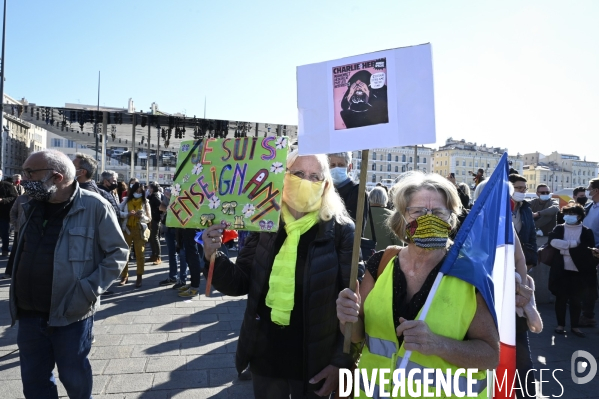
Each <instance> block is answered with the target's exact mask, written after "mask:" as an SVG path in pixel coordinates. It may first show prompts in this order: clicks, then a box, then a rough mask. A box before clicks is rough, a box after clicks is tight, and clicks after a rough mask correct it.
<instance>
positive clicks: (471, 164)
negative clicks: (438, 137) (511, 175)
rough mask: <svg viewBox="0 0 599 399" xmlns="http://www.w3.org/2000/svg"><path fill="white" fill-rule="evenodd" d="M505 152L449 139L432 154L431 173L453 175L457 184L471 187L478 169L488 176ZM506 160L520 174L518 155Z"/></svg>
mask: <svg viewBox="0 0 599 399" xmlns="http://www.w3.org/2000/svg"><path fill="white" fill-rule="evenodd" d="M505 152H507V149H506V148H500V147H487V146H486V145H485V144H483V145H477V144H476V143H470V142H466V141H465V140H453V139H452V138H449V139H447V141H446V142H445V145H444V146H442V147H439V149H438V150H436V151H435V152H434V162H433V171H434V172H435V173H439V174H440V175H442V176H449V174H450V173H454V174H455V178H456V181H457V182H458V183H466V184H467V185H468V186H470V187H472V186H473V183H474V181H473V175H475V174H476V173H477V171H478V169H483V170H484V176H486V177H488V176H490V175H491V174H493V171H494V170H495V168H496V167H497V164H498V163H499V160H500V159H501V157H502V156H503V154H504V153H505ZM508 159H509V161H511V163H512V165H511V167H512V168H514V169H516V170H517V171H519V172H522V170H523V167H524V161H523V159H522V156H521V155H520V154H517V155H515V156H514V155H511V156H510V155H508Z"/></svg>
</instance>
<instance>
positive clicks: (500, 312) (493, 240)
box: [403, 153, 516, 399]
mask: <svg viewBox="0 0 599 399" xmlns="http://www.w3.org/2000/svg"><path fill="white" fill-rule="evenodd" d="M508 171H509V165H508V160H507V153H504V154H503V156H502V157H501V160H500V161H499V164H498V165H497V168H496V169H495V171H494V172H493V174H492V175H491V177H490V178H489V179H488V181H487V182H486V185H485V187H484V189H483V191H482V193H481V195H480V196H479V197H478V199H477V201H476V202H475V203H474V206H473V207H472V209H471V210H470V213H469V215H468V217H467V218H466V220H464V223H462V226H461V227H460V230H459V232H458V234H457V236H456V239H455V242H454V245H453V246H452V247H451V249H450V251H449V252H448V254H447V257H446V258H445V262H444V263H443V265H442V266H441V270H440V271H439V275H438V276H437V279H436V280H435V284H434V285H433V287H432V289H431V291H430V293H429V296H428V298H427V300H426V303H425V305H424V306H423V308H422V312H421V315H420V319H421V320H424V318H425V317H426V313H427V311H428V308H429V307H430V303H431V302H432V298H433V297H434V294H435V292H436V289H437V287H438V285H439V283H440V282H441V278H442V277H443V276H444V275H450V276H454V277H457V278H459V279H461V280H464V281H466V282H468V283H470V284H472V285H474V286H475V287H476V288H477V290H478V292H480V294H481V295H482V296H483V298H484V299H485V301H486V303H487V306H488V308H489V310H490V311H491V314H492V315H493V318H494V319H495V323H496V325H497V328H498V330H499V338H500V341H501V343H500V346H501V353H500V359H499V366H498V367H497V370H496V371H495V373H496V376H497V381H498V382H499V383H501V381H502V380H503V378H504V377H506V382H507V384H505V383H504V384H503V386H502V389H501V390H500V389H499V385H496V386H495V393H494V396H493V397H494V398H496V399H500V398H513V396H514V395H511V396H510V393H513V392H511V386H512V382H513V381H514V378H515V375H516V315H515V312H516V298H515V297H516V284H515V278H514V271H515V262H514V232H513V227H512V213H511V207H510V194H509V184H508ZM407 358H409V354H408V353H406V355H405V356H404V359H403V360H404V361H405V362H406V364H407ZM491 378H493V376H490V377H489V383H488V385H487V386H488V387H491V385H493V384H494V382H493V380H492V379H491ZM506 385H507V387H506ZM488 392H489V395H491V393H492V390H491V389H488Z"/></svg>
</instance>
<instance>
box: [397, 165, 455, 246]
mask: <svg viewBox="0 0 599 399" xmlns="http://www.w3.org/2000/svg"><path fill="white" fill-rule="evenodd" d="M420 190H430V191H436V192H438V193H440V194H441V195H442V196H443V199H444V200H445V206H446V207H447V209H448V210H450V211H451V216H450V218H449V220H448V221H447V223H449V225H450V226H451V228H452V230H453V229H455V227H456V225H457V221H458V215H459V214H460V213H461V212H462V202H461V201H460V197H459V195H458V191H457V189H456V187H455V186H454V185H453V184H452V183H450V182H449V180H447V179H446V178H444V177H441V175H439V174H437V173H428V174H424V173H422V172H412V173H410V174H409V175H407V176H405V177H404V178H402V179H401V180H400V181H399V182H398V183H397V184H395V185H394V186H393V188H392V191H393V205H394V206H395V211H394V212H393V214H392V215H391V216H390V217H389V219H387V225H388V227H389V228H390V229H391V231H393V232H394V233H395V235H397V237H398V238H399V239H400V240H402V241H406V225H407V220H406V218H405V216H404V215H405V213H406V208H407V207H408V205H409V204H410V201H411V200H412V196H413V195H414V194H415V193H416V192H418V191H420Z"/></svg>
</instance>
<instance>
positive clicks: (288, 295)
mask: <svg viewBox="0 0 599 399" xmlns="http://www.w3.org/2000/svg"><path fill="white" fill-rule="evenodd" d="M281 214H282V216H283V221H284V222H285V231H286V232H287V238H285V242H284V243H283V246H282V247H281V249H280V250H279V253H278V254H277V256H276V257H275V261H274V263H273V265H272V272H271V273H270V279H269V281H268V285H269V288H268V293H267V294H266V306H268V307H269V308H271V309H272V311H271V313H270V318H271V320H272V321H273V322H274V323H276V324H278V325H281V326H288V325H289V319H290V317H291V311H292V310H293V298H294V295H295V264H296V262H297V246H298V244H299V240H300V236H301V235H302V234H304V233H305V232H306V231H308V230H310V228H311V227H312V226H314V225H315V224H316V223H318V211H314V212H310V213H307V214H305V215H304V216H302V217H301V218H299V219H297V220H295V218H294V217H293V215H291V212H289V209H288V208H287V205H285V203H283V207H282V209H281Z"/></svg>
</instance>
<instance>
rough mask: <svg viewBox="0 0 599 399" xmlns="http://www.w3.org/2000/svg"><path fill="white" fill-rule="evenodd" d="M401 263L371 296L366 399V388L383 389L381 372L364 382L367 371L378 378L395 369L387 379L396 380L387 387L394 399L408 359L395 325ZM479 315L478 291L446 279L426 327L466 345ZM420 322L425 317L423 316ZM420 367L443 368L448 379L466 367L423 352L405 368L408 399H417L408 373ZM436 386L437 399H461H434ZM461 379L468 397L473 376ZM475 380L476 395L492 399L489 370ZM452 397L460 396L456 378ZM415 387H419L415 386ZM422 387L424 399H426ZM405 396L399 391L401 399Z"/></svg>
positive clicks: (367, 313) (365, 360)
mask: <svg viewBox="0 0 599 399" xmlns="http://www.w3.org/2000/svg"><path fill="white" fill-rule="evenodd" d="M394 262H395V258H393V259H391V261H390V262H389V264H388V265H387V267H386V268H385V270H384V271H383V273H382V274H381V275H380V276H379V278H378V279H377V281H376V284H375V285H374V288H373V289H372V291H370V293H369V294H368V297H367V298H366V302H365V303H364V324H365V329H366V343H365V346H364V349H363V350H362V357H361V358H360V362H359V364H358V369H359V372H360V381H359V384H360V396H359V397H360V398H366V397H368V396H366V393H365V392H364V387H365V385H364V384H365V383H367V384H368V386H370V384H372V383H374V384H378V373H377V379H376V381H368V380H367V381H364V380H363V378H364V377H363V375H362V370H366V373H367V374H366V375H367V376H369V377H368V378H370V376H372V370H373V369H375V368H376V369H379V370H380V369H381V368H384V369H390V372H391V374H389V375H387V376H386V377H387V378H388V379H389V380H390V381H389V384H386V385H385V391H386V392H389V394H391V393H392V391H393V377H392V375H393V371H394V370H395V369H396V368H399V365H400V364H401V361H402V359H403V356H404V354H405V349H404V345H403V343H402V345H401V347H399V346H398V341H397V335H396V333H395V325H394V323H393V301H392V298H393V268H394ZM475 312H476V292H475V288H474V286H472V285H471V284H469V283H467V282H465V281H463V280H460V279H458V278H456V277H452V276H444V277H443V278H442V279H441V283H440V284H439V287H438V290H437V292H436V294H435V296H434V297H433V301H432V303H431V306H430V308H429V311H428V314H427V315H426V317H425V322H426V324H427V325H428V327H429V328H430V329H431V331H432V332H434V333H435V334H438V335H442V336H445V337H449V338H453V339H456V340H463V339H464V338H465V337H466V333H467V332H468V328H469V327H470V323H471V322H472V319H473V318H474V314H475ZM418 317H420V312H419V313H418ZM413 368H418V369H421V370H422V369H423V368H434V369H441V370H442V372H443V375H446V371H447V369H450V370H451V375H452V376H453V375H454V373H455V371H456V370H457V369H459V368H460V367H458V366H456V365H454V364H451V363H449V362H447V361H445V360H443V359H441V358H440V357H438V356H434V355H423V354H421V353H419V352H416V351H414V352H412V355H411V356H410V359H409V362H408V365H407V366H406V369H405V385H406V388H405V395H406V396H404V397H406V398H411V397H412V396H410V395H409V390H408V387H407V384H408V373H409V371H410V370H411V369H413ZM415 377H416V379H418V378H419V381H420V382H422V378H423V374H422V373H418V374H415ZM432 377H433V385H429V389H428V392H432V393H433V396H431V397H440V398H446V397H450V398H451V397H457V396H445V395H444V391H443V390H441V396H434V395H435V392H436V389H435V386H434V378H435V376H434V375H432ZM458 378H459V390H460V391H461V392H464V393H466V392H467V377H466V375H465V374H462V375H461V376H459V377H458ZM473 378H475V379H476V380H477V383H476V385H475V386H474V389H473V390H474V392H475V393H478V397H479V398H486V397H487V389H486V386H487V372H486V370H482V371H479V372H478V373H475V374H473ZM451 386H452V393H453V392H455V390H454V384H453V378H452V385H451ZM414 388H415V387H414ZM422 390H423V386H421V395H419V396H417V397H419V398H420V397H424V392H422ZM379 392H380V391H379V386H378V385H375V387H374V393H373V396H372V397H373V398H379ZM399 395H401V391H398V396H392V397H400V396H399Z"/></svg>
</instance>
